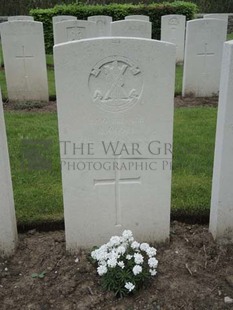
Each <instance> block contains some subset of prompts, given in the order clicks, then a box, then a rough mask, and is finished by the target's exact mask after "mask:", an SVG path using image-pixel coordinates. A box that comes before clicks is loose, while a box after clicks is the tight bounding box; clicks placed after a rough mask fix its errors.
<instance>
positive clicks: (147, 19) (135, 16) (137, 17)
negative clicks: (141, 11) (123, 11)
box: [125, 15, 150, 22]
mask: <svg viewBox="0 0 233 310" xmlns="http://www.w3.org/2000/svg"><path fill="white" fill-rule="evenodd" d="M131 19H134V20H142V21H145V22H149V21H150V17H149V16H146V15H128V16H125V20H131Z"/></svg>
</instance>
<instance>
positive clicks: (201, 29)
mask: <svg viewBox="0 0 233 310" xmlns="http://www.w3.org/2000/svg"><path fill="white" fill-rule="evenodd" d="M219 16H220V17H219ZM206 17H208V18H212V17H216V18H218V20H217V19H206ZM220 18H221V19H225V20H224V21H223V20H220ZM226 18H227V15H221V14H220V15H214V16H213V15H209V16H205V19H198V20H192V21H189V22H188V23H187V31H186V44H184V42H185V25H186V22H185V16H182V15H167V16H163V17H162V27H161V40H162V41H167V42H171V43H174V44H175V45H176V53H177V54H176V61H177V62H180V61H182V60H183V58H184V45H185V61H184V74H183V90H182V95H183V96H189V95H193V96H196V97H208V96H212V95H217V94H218V91H219V82H220V67H221V60H222V48H223V43H224V41H225V40H226V33H227V22H226ZM72 19H73V20H72ZM139 19H140V20H139ZM17 20H18V22H17ZM23 20H24V21H25V22H22V21H23ZM111 21H112V19H111V17H108V16H92V17H89V18H88V21H83V20H77V18H76V17H73V16H56V17H54V18H53V28H54V40H55V43H62V42H67V41H70V40H71V41H72V40H76V39H82V38H89V37H92V35H93V36H94V37H96V36H106V37H108V36H110V35H111V36H126V37H141V38H151V23H150V22H149V18H148V17H147V16H143V15H141V16H128V17H126V20H123V21H118V22H111ZM0 29H1V36H2V47H3V55H4V63H5V71H6V81H7V89H8V98H9V100H10V101H42V102H47V101H48V81H47V69H46V59H45V50H44V38H43V26H42V24H41V23H38V22H34V21H33V17H31V16H18V17H17V16H16V17H9V22H7V23H3V24H1V26H0ZM111 29H112V30H111ZM94 33H95V34H94Z"/></svg>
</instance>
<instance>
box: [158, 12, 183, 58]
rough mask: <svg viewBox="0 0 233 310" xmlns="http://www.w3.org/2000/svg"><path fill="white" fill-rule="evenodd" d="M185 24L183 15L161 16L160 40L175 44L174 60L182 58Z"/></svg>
mask: <svg viewBox="0 0 233 310" xmlns="http://www.w3.org/2000/svg"><path fill="white" fill-rule="evenodd" d="M185 24H186V16H184V15H164V16H162V18H161V41H167V42H171V43H173V44H175V45H176V62H183V60H184V39H185Z"/></svg>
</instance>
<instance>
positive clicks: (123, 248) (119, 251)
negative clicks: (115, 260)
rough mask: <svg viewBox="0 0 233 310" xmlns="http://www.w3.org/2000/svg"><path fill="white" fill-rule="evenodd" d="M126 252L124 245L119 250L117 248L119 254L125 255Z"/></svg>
mask: <svg viewBox="0 0 233 310" xmlns="http://www.w3.org/2000/svg"><path fill="white" fill-rule="evenodd" d="M125 251H126V248H125V247H124V246H123V245H120V246H119V247H118V248H117V253H118V254H124V253H125Z"/></svg>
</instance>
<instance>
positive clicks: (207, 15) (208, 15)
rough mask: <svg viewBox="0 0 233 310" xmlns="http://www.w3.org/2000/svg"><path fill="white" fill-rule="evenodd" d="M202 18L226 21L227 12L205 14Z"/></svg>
mask: <svg viewBox="0 0 233 310" xmlns="http://www.w3.org/2000/svg"><path fill="white" fill-rule="evenodd" d="M204 18H216V19H221V20H224V21H225V22H227V23H228V14H205V15H204Z"/></svg>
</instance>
